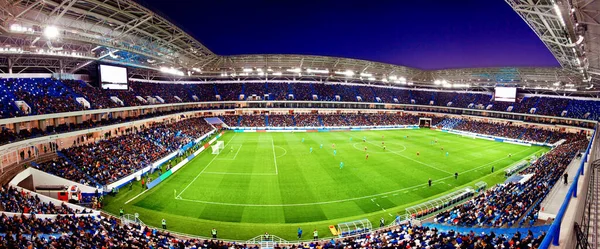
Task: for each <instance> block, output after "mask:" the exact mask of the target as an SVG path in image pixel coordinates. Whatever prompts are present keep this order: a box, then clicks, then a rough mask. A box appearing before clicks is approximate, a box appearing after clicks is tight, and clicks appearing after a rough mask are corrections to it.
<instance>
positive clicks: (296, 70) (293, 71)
mask: <svg viewBox="0 0 600 249" xmlns="http://www.w3.org/2000/svg"><path fill="white" fill-rule="evenodd" d="M285 71H288V72H291V73H300V72H302V69H300V68H299V67H297V68H290V69H286V70H285Z"/></svg>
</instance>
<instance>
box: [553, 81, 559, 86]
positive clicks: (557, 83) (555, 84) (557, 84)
mask: <svg viewBox="0 0 600 249" xmlns="http://www.w3.org/2000/svg"><path fill="white" fill-rule="evenodd" d="M552 85H553V86H560V81H557V82H556V83H554V84H552Z"/></svg>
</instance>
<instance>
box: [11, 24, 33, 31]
mask: <svg viewBox="0 0 600 249" xmlns="http://www.w3.org/2000/svg"><path fill="white" fill-rule="evenodd" d="M10 31H12V32H22V33H25V32H29V33H33V29H32V28H28V27H24V26H21V25H20V24H18V23H13V24H12V25H10Z"/></svg>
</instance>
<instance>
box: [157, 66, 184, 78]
mask: <svg viewBox="0 0 600 249" xmlns="http://www.w3.org/2000/svg"><path fill="white" fill-rule="evenodd" d="M160 71H161V72H163V73H168V74H173V75H178V76H184V75H185V74H184V73H183V72H182V71H180V70H177V69H175V68H172V67H160Z"/></svg>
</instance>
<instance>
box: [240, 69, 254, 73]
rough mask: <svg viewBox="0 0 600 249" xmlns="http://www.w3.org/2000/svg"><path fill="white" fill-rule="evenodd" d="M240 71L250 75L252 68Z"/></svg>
mask: <svg viewBox="0 0 600 249" xmlns="http://www.w3.org/2000/svg"><path fill="white" fill-rule="evenodd" d="M242 71H243V72H246V73H250V72H252V71H253V70H252V68H244V69H242Z"/></svg>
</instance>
